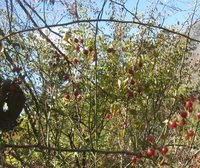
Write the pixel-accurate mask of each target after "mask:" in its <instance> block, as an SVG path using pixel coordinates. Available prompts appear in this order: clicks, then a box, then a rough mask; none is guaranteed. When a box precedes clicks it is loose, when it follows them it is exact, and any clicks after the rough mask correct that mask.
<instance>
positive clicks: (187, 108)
mask: <svg viewBox="0 0 200 168" xmlns="http://www.w3.org/2000/svg"><path fill="white" fill-rule="evenodd" d="M180 97H181V99H182V100H184V98H183V96H182V95H181V96H180ZM198 100H199V101H200V96H198ZM194 102H195V97H194V96H192V95H191V96H190V97H189V101H186V102H185V101H184V104H185V110H182V111H181V112H180V113H179V114H180V116H181V120H180V122H179V125H180V126H185V125H186V119H187V118H188V112H189V113H192V112H193V103H194ZM187 111H188V112H187ZM197 119H200V112H198V113H197ZM169 125H170V127H171V128H176V127H177V125H178V124H177V121H170V122H169ZM192 136H194V131H193V130H188V131H187V133H186V135H185V138H186V139H187V140H188V139H189V138H190V137H192Z"/></svg>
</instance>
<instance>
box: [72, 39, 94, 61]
mask: <svg viewBox="0 0 200 168" xmlns="http://www.w3.org/2000/svg"><path fill="white" fill-rule="evenodd" d="M74 42H75V43H76V45H75V50H76V51H77V52H79V51H80V48H82V53H83V54H84V55H85V56H87V55H88V54H89V53H92V51H93V47H91V46H89V47H88V48H87V49H86V47H85V46H84V45H83V43H84V40H83V39H80V40H79V39H77V38H75V39H74ZM91 61H92V62H95V61H96V54H95V53H92V56H91ZM73 63H74V64H77V63H78V60H77V59H74V60H73Z"/></svg>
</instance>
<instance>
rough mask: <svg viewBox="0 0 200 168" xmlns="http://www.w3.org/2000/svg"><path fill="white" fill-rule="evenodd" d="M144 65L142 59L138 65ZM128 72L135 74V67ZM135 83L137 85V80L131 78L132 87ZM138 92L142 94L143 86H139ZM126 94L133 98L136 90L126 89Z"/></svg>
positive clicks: (140, 66)
mask: <svg viewBox="0 0 200 168" xmlns="http://www.w3.org/2000/svg"><path fill="white" fill-rule="evenodd" d="M142 66H143V63H142V62H141V61H140V62H139V63H138V67H139V68H142ZM128 73H129V74H130V75H131V76H134V71H133V69H128ZM133 85H135V80H134V79H131V80H130V88H131V87H132V86H133ZM137 92H138V93H139V94H140V93H141V92H142V88H141V87H138V88H137ZM126 94H127V96H128V97H129V98H132V97H133V96H134V92H133V90H132V89H127V90H126Z"/></svg>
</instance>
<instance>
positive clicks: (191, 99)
mask: <svg viewBox="0 0 200 168" xmlns="http://www.w3.org/2000/svg"><path fill="white" fill-rule="evenodd" d="M194 101H195V97H194V96H192V95H191V96H190V102H193V103H194Z"/></svg>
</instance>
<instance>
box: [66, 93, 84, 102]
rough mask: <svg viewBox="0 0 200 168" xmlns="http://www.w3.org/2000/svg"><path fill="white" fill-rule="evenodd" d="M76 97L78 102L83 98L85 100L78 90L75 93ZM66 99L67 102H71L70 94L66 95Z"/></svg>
mask: <svg viewBox="0 0 200 168" xmlns="http://www.w3.org/2000/svg"><path fill="white" fill-rule="evenodd" d="M74 96H75V97H76V100H77V101H81V100H82V98H83V97H82V96H81V95H80V93H79V92H78V91H77V90H76V91H74ZM65 98H66V99H67V100H69V99H70V94H66V95H65Z"/></svg>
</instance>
